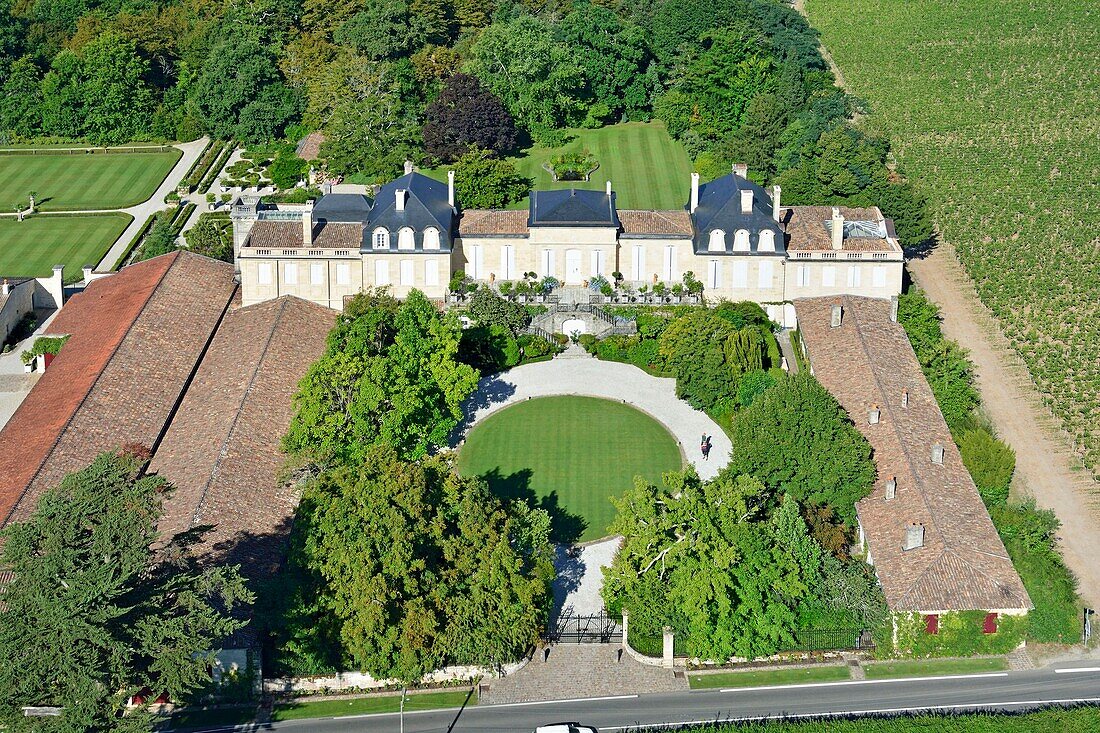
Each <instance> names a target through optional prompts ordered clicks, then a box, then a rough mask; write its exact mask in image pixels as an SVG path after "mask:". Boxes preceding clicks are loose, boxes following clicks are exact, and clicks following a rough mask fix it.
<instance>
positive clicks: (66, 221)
mask: <svg viewBox="0 0 1100 733" xmlns="http://www.w3.org/2000/svg"><path fill="white" fill-rule="evenodd" d="M131 221H133V217H132V216H130V215H129V214H122V213H118V214H87V215H84V216H79V215H72V216H69V215H66V214H60V215H54V216H49V215H38V216H32V217H28V218H27V219H25V220H24V221H19V220H18V219H15V218H14V217H2V218H0V275H4V276H7V277H45V276H48V275H50V274H51V273H52V271H53V267H54V265H64V266H65V281H66V282H75V281H77V280H80V279H81V277H82V274H81V271H80V268H82V267H83V266H84V265H92V266H93V267H94V266H95V265H97V264H99V261H100V260H102V259H103V256H104V255H105V254H107V250H108V249H110V248H111V245H112V244H114V242H115V240H116V239H118V238H119V235H121V234H122V232H123V231H124V230H125V229H126V227H127V226H128V225H129V224H130V222H131Z"/></svg>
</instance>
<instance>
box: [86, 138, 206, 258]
mask: <svg viewBox="0 0 1100 733" xmlns="http://www.w3.org/2000/svg"><path fill="white" fill-rule="evenodd" d="M209 142H210V140H209V138H206V137H200V138H199V139H198V140H192V141H191V142H189V143H178V144H176V145H173V146H172V147H174V148H176V149H177V150H181V151H183V155H182V156H180V159H179V160H178V161H176V164H175V165H174V166H173V167H172V170H171V171H169V172H168V175H167V176H165V178H164V180H163V181H161V183H160V186H158V187H157V190H156V191H153V195H152V196H150V197H149V198H147V199H146V200H145V201H143V202H141V203H140V204H138V205H137V206H131V207H129V208H127V209H117V211H121V212H123V213H126V214H129V215H130V216H132V217H134V220H133V221H132V222H130V225H129V226H128V227H126V229H125V230H124V231H123V232H122V234H121V235H119V238H118V239H116V240H115V243H114V244H113V245H111V248H110V249H108V250H107V254H105V255H104V256H103V259H102V260H100V261H99V264H98V265H97V266H96V268H95V269H96V270H97V271H99V272H110V271H111V270H114V269H115V265H116V264H118V261H119V259H121V257H122V255H124V254H125V253H126V247H127V245H129V244H130V240H132V239H133V238H134V237H136V236H137V233H138V231H139V230H140V229H141V228H142V227H143V226H145V221H146V220H147V219H148V218H149V217H150V216H152V215H153V214H155V213H157V212H158V211H161V210H162V209H164V208H165V206H167V204H165V203H164V197H165V196H167V195H168V194H169V193H171V192H172V191H175V190H176V188H177V187H178V186H179V185H180V181H182V180H183V178H184V176H186V175H187V173H188V171H190V170H191V166H193V165H194V164H195V162H196V161H197V160H198V159H199V157H200V156H201V155H202V152H203V151H204V150H206V146H207V145H208V144H209ZM88 264H93V263H90V262H89V263H88Z"/></svg>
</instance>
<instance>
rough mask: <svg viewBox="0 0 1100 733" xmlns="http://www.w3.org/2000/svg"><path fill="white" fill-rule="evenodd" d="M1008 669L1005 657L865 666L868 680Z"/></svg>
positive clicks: (922, 660)
mask: <svg viewBox="0 0 1100 733" xmlns="http://www.w3.org/2000/svg"><path fill="white" fill-rule="evenodd" d="M1006 669H1008V661H1007V660H1006V659H1005V658H1004V657H977V658H973V659H915V660H906V661H901V662H878V663H875V664H865V665H863V670H864V671H865V672H866V673H867V679H881V678H883V677H926V676H933V675H944V674H974V673H981V672H1003V671H1004V670H1006Z"/></svg>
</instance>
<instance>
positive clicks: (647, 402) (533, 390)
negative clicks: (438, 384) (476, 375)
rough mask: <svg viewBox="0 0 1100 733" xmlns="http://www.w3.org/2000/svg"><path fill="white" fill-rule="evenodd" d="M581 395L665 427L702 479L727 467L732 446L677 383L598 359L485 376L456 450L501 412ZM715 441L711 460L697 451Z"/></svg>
mask: <svg viewBox="0 0 1100 733" xmlns="http://www.w3.org/2000/svg"><path fill="white" fill-rule="evenodd" d="M554 395H578V396H584V397H602V398H604V399H608V400H615V401H619V402H624V403H626V404H628V405H631V406H632V407H635V408H637V409H639V410H641V411H642V412H644V413H646V414H648V415H649V416H650V417H652V418H653V419H655V420H656V421H657V422H659V423H661V424H662V425H664V426H665V427H666V428H667V429H668V431H669V432H670V433H672V436H673V437H674V438H675V439H676V441H677V442H678V443H679V444H680V448H681V450H682V451H683V452H684V455H685V456H686V458H687V461H688V462H689V463H690V464H691V465H692V466H694V467H695V470H696V471H697V472H698V473H699V476H700V477H702V478H704V479H709V478H714V477H715V476H717V475H718V471H719V470H721V469H722V467H723V466H725V465H726V463H728V462H729V456H730V451H731V450H732V449H733V445H732V444H731V443H730V440H729V437H727V435H726V434H725V432H723V431H722V428H720V427H719V426H718V424H717V423H716V422H714V421H713V420H711V419H710V417H708V416H707V415H706V413H704V412H701V411H699V410H696V409H694V408H692V407H691V406H690V405H689V404H687V403H686V402H684V401H683V400H681V399H679V398H678V397H677V396H676V380H675V379H663V378H660V377H652V376H650V375H648V374H646V373H645V372H643V371H642V370H641V369H639V368H638V367H636V366H633V365H631V364H622V363H619V362H615V361H601V360H599V359H584V358H579V359H562V358H556V359H551V360H550V361H542V362H537V363H535V364H525V365H523V366H520V367H516V368H515V369H510V370H508V371H506V372H502V373H500V374H494V375H491V376H488V377H485V378H483V379H482V380H481V383H480V384H479V385H478V389H477V391H476V392H475V393H474V395H473V397H471V399H470V401H469V402H468V403H467V404H466V409H465V414H466V416H467V419H466V423H465V424H464V425H463V426H461V427H460V429H459V430H458V431H456V435H455V437H454V439H453V440H452V446H454V447H457V446H458V445H459V444H460V443H461V439H462V438H464V437H465V434H466V432H467V431H468V430H469V428H470V427H472V426H473V425H474V424H476V423H477V422H478V421H480V420H482V419H484V418H485V417H487V416H488V415H491V414H493V413H494V412H496V411H497V410H499V409H501V408H503V407H506V406H508V405H513V404H515V403H517V402H522V401H523V400H528V399H532V398H534V397H551V396H554ZM704 433H706V434H707V435H709V436H711V445H712V449H711V453H710V460H709V461H704V460H703V456H702V454H701V453H700V452H699V444H700V438H701V437H702V435H703V434H704Z"/></svg>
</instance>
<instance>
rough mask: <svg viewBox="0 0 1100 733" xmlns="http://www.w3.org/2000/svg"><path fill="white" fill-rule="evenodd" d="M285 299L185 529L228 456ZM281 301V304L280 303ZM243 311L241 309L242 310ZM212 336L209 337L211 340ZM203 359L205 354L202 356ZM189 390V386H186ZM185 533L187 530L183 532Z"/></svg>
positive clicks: (195, 519)
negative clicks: (230, 444)
mask: <svg viewBox="0 0 1100 733" xmlns="http://www.w3.org/2000/svg"><path fill="white" fill-rule="evenodd" d="M285 297H286V299H283V298H279V299H277V300H276V302H278V303H279V308H278V313H277V314H276V315H275V321H274V322H273V323H272V324H271V330H270V331H269V332H268V334H267V339H266V340H265V341H264V346H263V348H262V349H261V350H260V355H259V358H258V359H256V365H255V366H254V367H253V369H252V374H251V375H250V376H249V378H248V384H247V385H246V386H245V388H244V391H243V392H241V399H240V401H239V403H238V404H237V409H236V410H235V411H234V415H233V421H232V422H231V423H230V424H229V429H228V430H226V431H225V437H224V438H223V439H222V444H221V446H220V447H219V448H218V457H217V459H215V461H214V465H213V467H211V469H210V475H209V476H207V478H206V481H205V483H203V487H202V494H200V495H199V500H198V501H197V502H195V510H194V511H193V512H192V513H191V520H190V521H189V522H188V526H187V529H194V527H195V522H197V521H198V518H199V514H200V513H201V512H202V509H203V505H204V504H205V503H206V496H207V494H208V493H209V492H210V487H211V486H212V485H213V483H214V481H215V480H216V479H217V478H218V476H219V475H220V473H221V466H222V463H223V462H224V461H225V459H226V457H227V456H228V451H229V442H230V440H231V439H232V437H233V434H234V432H236V430H237V423H238V422H239V421H240V419H241V413H242V412H243V411H244V405H245V403H246V402H247V401H248V398H249V396H250V395H251V394H252V388H253V387H254V386H255V384H256V377H257V375H258V374H259V373H260V367H261V366H263V363H264V361H265V360H266V359H267V352H268V350H269V349H270V348H271V342H272V340H273V339H274V338H275V332H276V331H277V330H278V329H279V324H281V323H282V320H283V314H284V313H285V312H286V306H287V303H288V302H290V301H289V297H290V296H285ZM280 301H281V302H280ZM242 310H243V309H242ZM224 323H225V316H224V314H223V316H222V319H221V321H219V323H218V328H217V329H215V335H216V334H217V332H218V331H220V330H221V328H222V326H223V325H224ZM213 338H214V336H211V340H213ZM203 356H204V358H205V354H204V355H203ZM188 390H190V385H188ZM184 531H187V530H184Z"/></svg>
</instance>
